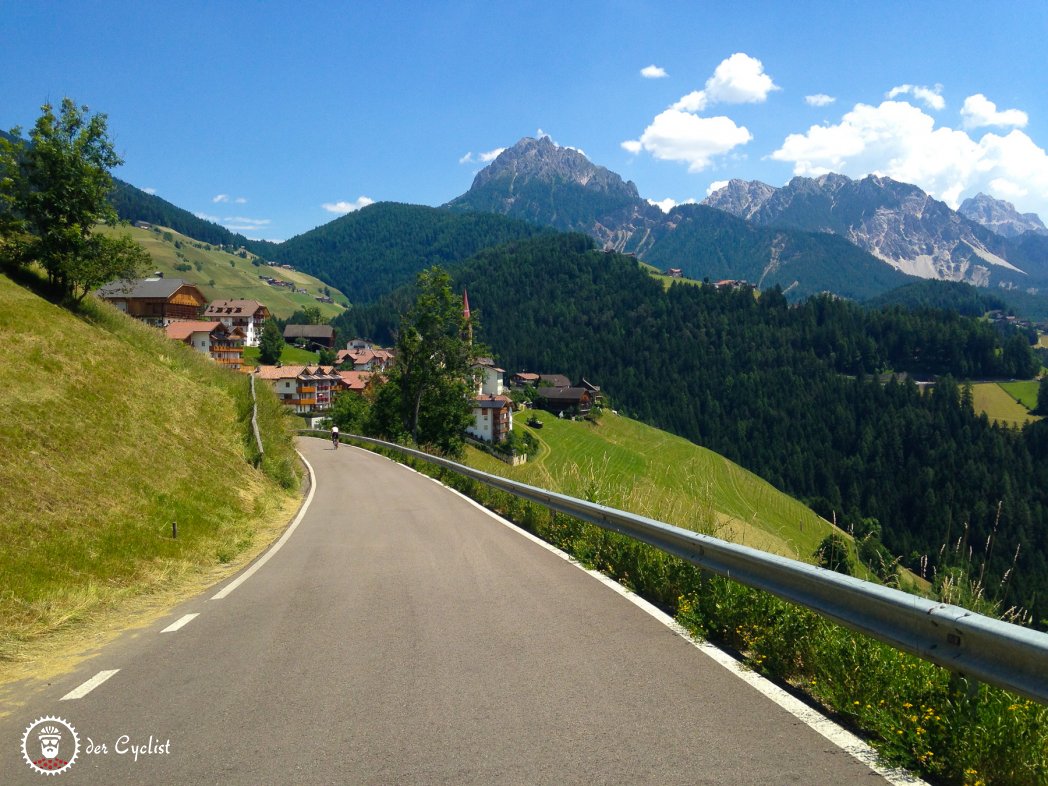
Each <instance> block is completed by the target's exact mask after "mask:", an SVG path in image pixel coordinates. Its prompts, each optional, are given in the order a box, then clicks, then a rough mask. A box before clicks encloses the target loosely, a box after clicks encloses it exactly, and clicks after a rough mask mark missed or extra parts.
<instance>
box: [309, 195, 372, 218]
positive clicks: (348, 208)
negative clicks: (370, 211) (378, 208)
mask: <svg viewBox="0 0 1048 786" xmlns="http://www.w3.org/2000/svg"><path fill="white" fill-rule="evenodd" d="M373 204H375V200H374V199H372V198H371V197H366V196H361V197H357V200H356V201H355V202H346V201H344V200H343V201H340V202H325V203H324V204H323V205H321V207H322V208H324V209H325V210H326V211H327V212H329V213H338V214H339V215H344V214H346V213H352V212H353V211H354V210H360V208H362V207H367V206H368V205H373Z"/></svg>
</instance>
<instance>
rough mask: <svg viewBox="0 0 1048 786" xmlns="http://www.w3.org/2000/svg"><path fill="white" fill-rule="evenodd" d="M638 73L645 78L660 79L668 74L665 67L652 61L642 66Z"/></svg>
mask: <svg viewBox="0 0 1048 786" xmlns="http://www.w3.org/2000/svg"><path fill="white" fill-rule="evenodd" d="M640 75H641V76H642V77H644V78H645V79H662V78H664V77H667V76H669V74H667V73H666V69H665V68H662V67H661V66H657V65H655V64H654V63H653V64H652V65H650V66H644V68H642V69H641V70H640Z"/></svg>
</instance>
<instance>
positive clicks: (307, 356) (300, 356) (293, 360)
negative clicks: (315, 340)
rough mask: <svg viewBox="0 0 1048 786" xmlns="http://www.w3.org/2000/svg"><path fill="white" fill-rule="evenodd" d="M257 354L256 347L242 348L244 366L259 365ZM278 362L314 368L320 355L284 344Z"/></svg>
mask: <svg viewBox="0 0 1048 786" xmlns="http://www.w3.org/2000/svg"><path fill="white" fill-rule="evenodd" d="M259 352H260V350H259V348H258V347H244V365H245V366H257V365H259V360H258V355H259ZM280 362H281V363H283V364H284V365H285V366H294V365H302V366H315V365H316V364H317V363H318V362H320V355H319V354H318V353H316V352H310V351H309V350H308V349H300V348H299V347H294V346H291V345H290V344H285V345H284V348H283V349H282V350H281V351H280Z"/></svg>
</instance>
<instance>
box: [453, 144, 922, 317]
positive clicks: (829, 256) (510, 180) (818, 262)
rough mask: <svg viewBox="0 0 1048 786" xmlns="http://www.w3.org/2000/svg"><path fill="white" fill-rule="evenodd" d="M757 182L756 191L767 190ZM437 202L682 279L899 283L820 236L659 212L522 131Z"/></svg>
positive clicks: (687, 208) (577, 157) (798, 289)
mask: <svg viewBox="0 0 1048 786" xmlns="http://www.w3.org/2000/svg"><path fill="white" fill-rule="evenodd" d="M765 189H766V190H767V192H768V194H765V195H763V196H767V195H769V194H770V193H771V192H772V191H774V189H772V187H771V186H766V187H765ZM762 201H763V197H761V198H759V199H755V200H754V202H755V204H759V203H760V202H762ZM446 207H448V208H449V209H451V210H456V211H483V212H496V213H502V214H504V215H508V216H512V217H515V218H522V219H524V220H526V221H530V222H532V223H537V224H540V225H542V226H550V227H554V228H556V229H560V230H571V231H578V232H583V233H585V234H588V235H589V236H591V237H593V238H595V239H596V240H597V241H598V242H599V243H600V244H601V245H602V246H603V247H604V248H606V249H610V250H615V251H620V252H629V253H634V254H636V255H637V256H638V257H640V258H641V259H643V260H645V261H647V262H650V263H652V264H654V265H656V266H658V267H660V268H670V267H673V268H680V269H681V270H682V271H683V273H684V275H686V276H688V277H690V278H696V279H701V278H710V279H713V280H717V279H724V278H732V279H744V280H747V281H749V282H751V283H753V284H757V285H758V286H762V287H766V286H773V285H775V284H778V285H780V286H782V287H783V289H784V290H786V291H788V292H789V293H790V294H791V296H793V297H802V296H804V295H809V294H813V293H815V292H820V291H832V292H836V293H838V294H842V295H845V296H848V297H866V296H869V295H872V294H877V293H879V292H882V291H884V290H885V289H886V288H891V287H894V286H899V285H901V284H902V283H905V278H904V277H903V276H902V275H900V274H899V273H898V272H897V271H894V270H891V269H890V268H887V267H886V266H885V265H884V264H883V262H881V261H879V260H877V259H876V258H875V257H873V256H872V255H870V254H868V253H867V252H865V251H862V250H860V249H858V248H856V247H854V246H850V245H849V244H847V243H846V242H843V241H841V240H840V239H839V238H835V237H830V236H828V235H826V234H825V233H811V232H798V231H796V230H793V229H779V230H776V231H770V230H765V229H760V228H759V227H750V226H749V225H747V224H746V222H744V221H738V220H735V219H732V220H727V219H728V217H727V216H724V213H723V211H717V210H712V209H710V208H701V207H700V206H697V205H680V206H677V207H675V208H674V209H673V210H671V211H669V213H664V212H663V211H662V210H661V209H659V208H658V207H656V206H655V205H653V204H651V203H650V202H648V201H647V200H645V199H643V198H642V197H641V196H640V194H639V193H638V191H637V187H636V186H635V185H634V184H633V183H632V182H628V181H624V180H623V179H622V178H621V177H620V176H619V175H617V174H615V173H614V172H611V171H610V170H608V169H606V168H605V167H602V166H598V165H596V164H594V163H592V162H591V161H590V160H589V159H587V158H586V157H585V156H584V155H583V154H582V153H580V152H579V151H577V150H574V149H572V148H566V147H560V146H559V145H557V144H556V143H555V142H553V141H552V140H550V139H549V138H542V139H532V138H529V137H525V138H523V139H521V140H520V141H519V142H518V143H517V144H516V145H514V146H513V147H511V148H507V149H506V150H504V151H503V152H502V153H501V154H500V155H499V156H498V157H497V158H496V159H495V161H494V162H492V163H491V164H490V165H489V166H488V167H486V168H485V169H483V170H481V171H480V172H479V173H478V174H477V176H476V177H475V178H474V181H473V185H472V187H471V188H470V190H469V191H467V192H466V193H465V194H463V195H462V196H460V197H457V198H456V199H453V200H451V201H450V202H449V203H448V204H447V205H446Z"/></svg>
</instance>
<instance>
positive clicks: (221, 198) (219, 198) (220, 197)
mask: <svg viewBox="0 0 1048 786" xmlns="http://www.w3.org/2000/svg"><path fill="white" fill-rule="evenodd" d="M211 201H212V202H214V203H215V204H218V203H219V202H228V201H229V194H215V195H214V196H213V197H211Z"/></svg>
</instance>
